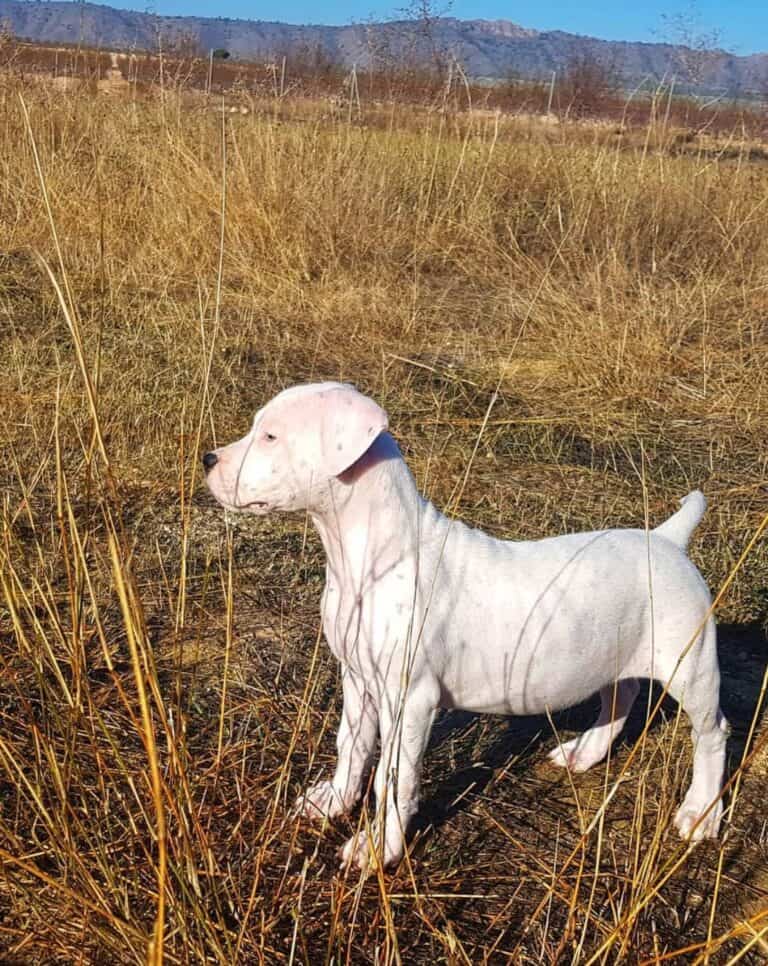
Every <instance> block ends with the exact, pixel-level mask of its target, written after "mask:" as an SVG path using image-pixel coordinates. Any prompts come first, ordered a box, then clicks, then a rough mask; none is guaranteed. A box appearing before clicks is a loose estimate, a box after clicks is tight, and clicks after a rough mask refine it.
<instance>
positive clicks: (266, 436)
mask: <svg viewBox="0 0 768 966" xmlns="http://www.w3.org/2000/svg"><path fill="white" fill-rule="evenodd" d="M264 439H265V440H266V441H267V442H268V443H274V441H275V440H276V439H277V436H275V435H274V434H273V433H264Z"/></svg>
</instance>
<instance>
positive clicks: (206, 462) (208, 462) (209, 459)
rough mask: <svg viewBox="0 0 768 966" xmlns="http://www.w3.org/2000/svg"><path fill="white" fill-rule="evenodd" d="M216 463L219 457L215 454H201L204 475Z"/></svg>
mask: <svg viewBox="0 0 768 966" xmlns="http://www.w3.org/2000/svg"><path fill="white" fill-rule="evenodd" d="M218 462H219V457H218V456H217V455H216V454H215V453H204V454H203V466H204V467H205V472H206V473H208V472H210V471H211V470H212V469H213V468H214V466H215V465H216V464H217V463H218Z"/></svg>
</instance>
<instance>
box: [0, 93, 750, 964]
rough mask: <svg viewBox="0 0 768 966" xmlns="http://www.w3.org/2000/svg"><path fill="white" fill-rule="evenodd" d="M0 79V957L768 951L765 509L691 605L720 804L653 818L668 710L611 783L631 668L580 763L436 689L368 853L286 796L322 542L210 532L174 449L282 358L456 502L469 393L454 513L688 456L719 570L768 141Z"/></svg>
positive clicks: (315, 690) (662, 475)
mask: <svg viewBox="0 0 768 966" xmlns="http://www.w3.org/2000/svg"><path fill="white" fill-rule="evenodd" d="M20 93H23V96H24V100H25V104H26V107H27V109H28V113H29V126H28V127H27V124H26V121H25V116H24V107H23V105H22V102H21V100H20V98H19V94H20ZM0 107H1V108H2V110H1V111H0V117H1V118H2V121H1V122H0V123H1V124H2V139H1V140H0V228H1V230H2V234H1V235H0V237H1V238H2V250H1V251H0V333H1V336H0V338H1V339H2V359H3V375H4V379H3V386H2V388H1V389H0V420H1V421H2V423H1V425H2V430H0V432H1V433H2V452H3V456H4V459H3V461H2V464H0V485H2V494H3V503H2V524H0V525H1V526H2V531H1V534H2V540H1V541H0V586H1V591H2V592H1V594H0V660H1V661H2V665H1V669H2V676H3V688H2V692H0V716H1V717H0V783H2V798H1V799H0V850H1V851H0V857H1V858H2V876H0V917H1V919H0V929H1V930H2V931H0V944H1V945H2V948H3V950H4V953H3V960H4V962H9V963H38V962H39V963H50V962H73V963H74V962H93V963H99V962H104V963H114V962H135V961H143V960H144V959H145V958H147V957H148V956H149V958H151V959H152V960H153V961H155V962H159V960H160V957H161V950H162V949H164V954H165V958H166V959H167V961H168V962H181V963H186V962H190V963H191V962H221V963H233V962H242V963H259V962H264V963H279V962H297V963H298V962H301V963H311V964H313V966H314V964H317V963H324V962H328V963H330V962H334V963H340V962H351V963H362V962H376V963H382V964H383V963H403V964H411V963H419V962H426V961H445V962H450V963H483V962H488V963H497V962H507V961H509V962H515V963H518V962H519V963H541V962H545V963H550V962H563V963H564V962H584V963H592V962H595V963H613V962H628V963H639V962H651V963H656V962H667V961H670V962H671V961H676V962H700V963H705V962H710V963H726V962H736V961H741V962H761V961H764V959H765V955H766V952H767V951H768V875H766V862H767V861H768V839H767V837H766V826H765V818H764V815H765V783H766V778H767V777H768V768H767V763H768V758H767V757H766V755H765V753H764V751H763V750H761V747H760V741H761V737H762V736H764V735H765V727H764V724H763V718H762V701H763V697H764V693H763V692H762V691H761V688H763V689H764V684H765V679H764V672H765V665H766V639H765V636H764V631H763V623H762V622H764V620H765V613H766V598H767V595H768V554H766V550H765V543H764V542H758V543H757V544H756V545H755V546H754V547H753V549H752V550H751V552H750V553H749V555H748V556H747V558H746V560H745V561H744V563H743V565H742V566H740V567H739V568H738V570H737V572H736V574H735V576H734V579H733V583H732V584H731V586H730V588H729V591H728V593H727V595H726V597H725V599H724V600H723V603H722V605H721V607H720V619H721V622H722V629H721V651H722V663H723V670H724V692H723V703H724V707H725V710H726V713H727V714H728V716H729V717H730V718H731V719H732V722H733V724H734V736H733V741H732V744H731V756H730V768H731V774H732V775H733V776H734V778H733V782H732V787H731V790H732V792H733V790H734V789H736V788H737V790H738V794H733V795H732V796H731V797H730V798H729V802H732V803H733V806H734V807H733V808H732V810H731V811H730V813H729V816H728V819H727V821H726V823H725V826H724V830H725V833H726V834H725V835H724V836H723V839H722V841H721V842H720V843H718V844H707V845H705V846H702V847H700V848H698V849H696V850H695V851H693V852H692V853H688V852H687V851H686V850H685V849H684V847H683V846H682V845H681V844H680V843H679V842H678V841H677V840H676V838H675V835H674V831H673V830H671V829H670V827H669V818H670V815H671V813H672V811H673V809H674V807H675V806H676V803H677V802H678V801H679V799H680V796H681V790H682V789H683V788H684V787H685V784H686V778H687V774H688V771H689V768H690V752H689V742H688V726H687V722H685V721H682V720H678V719H677V717H676V714H675V709H674V708H673V707H667V706H666V705H665V706H664V712H663V714H662V715H661V716H660V718H659V720H657V721H655V722H654V723H653V724H652V726H651V728H650V730H649V732H648V734H647V736H646V737H645V739H644V742H643V744H642V747H641V750H640V751H639V752H638V753H637V754H636V756H635V758H634V759H633V760H632V761H631V763H630V767H629V768H628V769H627V770H626V772H625V773H624V774H623V775H622V780H621V781H620V782H619V784H618V787H617V788H615V789H614V782H615V780H616V778H617V776H618V775H619V774H620V773H621V772H622V769H623V766H624V765H625V763H626V762H627V760H628V756H629V754H630V753H631V749H632V748H633V739H634V738H637V736H638V735H639V734H640V732H641V731H643V729H644V724H645V721H644V713H643V712H644V709H643V708H642V707H640V708H639V709H638V711H637V713H636V714H635V716H634V717H633V719H632V721H631V722H630V726H629V733H628V737H627V738H626V739H623V740H621V741H619V742H618V744H617V746H616V748H615V750H614V753H613V756H612V759H611V761H610V762H609V763H608V765H607V766H606V767H605V768H597V769H595V770H594V772H592V773H589V774H588V775H586V776H583V777H578V778H574V779H573V781H570V780H569V778H568V777H567V776H564V775H562V774H561V773H560V772H556V771H554V770H552V769H551V768H550V767H549V766H548V765H547V764H546V763H545V754H544V753H545V750H546V749H547V748H548V747H550V746H551V744H552V742H553V736H552V733H551V727H550V725H549V723H548V722H547V721H546V720H545V719H544V720H541V719H532V720H527V719H526V720H517V721H508V720H506V719H495V718H491V717H488V716H486V717H480V718H475V717H473V716H470V715H453V716H451V717H448V718H446V719H444V720H442V721H441V722H440V723H439V724H438V727H437V729H436V735H435V740H434V742H433V745H434V747H433V749H432V751H431V752H430V755H429V758H428V764H427V770H426V775H425V788H424V805H423V808H422V820H421V826H420V829H419V830H418V836H417V840H416V842H415V844H414V846H413V848H412V851H411V855H410V858H409V860H408V861H407V862H405V863H404V864H403V865H402V866H401V868H400V869H399V870H397V871H396V872H395V873H392V874H387V875H384V876H381V877H379V878H374V879H373V880H371V881H369V882H365V883H360V882H358V881H357V880H356V878H355V877H354V876H349V877H346V878H345V877H343V876H341V875H339V874H338V873H337V872H336V859H335V856H334V849H335V848H336V847H337V846H338V845H339V844H340V842H341V841H343V838H344V836H345V834H349V833H348V828H346V827H345V826H344V823H341V825H340V826H339V827H338V828H335V829H332V830H328V831H327V832H326V833H324V834H321V833H320V832H319V831H318V830H313V829H309V828H307V827H305V826H303V825H301V824H297V823H296V822H295V821H293V820H291V819H290V818H289V817H288V809H287V806H288V805H289V804H290V803H291V802H292V800H293V798H294V796H295V795H296V793H297V791H298V789H299V788H300V787H302V785H303V784H304V783H305V782H306V780H307V778H308V776H310V775H316V774H319V773H320V772H323V771H327V770H328V768H329V763H330V761H331V758H332V755H333V740H332V737H333V727H334V723H335V718H336V715H337V693H338V687H337V684H338V679H337V671H336V667H335V665H334V662H333V659H332V658H331V657H330V655H329V654H328V653H327V651H326V649H325V648H324V645H323V644H322V642H321V641H319V638H318V634H319V619H318V597H319V589H320V586H321V581H322V560H321V555H320V551H319V547H318V544H317V541H316V540H315V539H314V536H313V535H312V534H311V532H310V533H309V534H307V533H306V531H305V521H303V520H301V519H293V518H281V519H274V520H268V521H249V520H246V519H237V520H233V521H232V524H231V528H230V529H228V530H227V529H226V528H225V522H224V519H223V515H222V513H221V512H220V511H219V510H218V509H217V508H216V507H215V506H213V505H212V502H211V500H210V498H209V497H208V496H207V495H206V492H205V490H204V488H203V487H202V486H201V483H200V479H199V476H198V473H197V463H198V456H199V452H200V450H201V446H202V445H203V444H206V445H207V444H209V443H210V442H212V441H213V440H216V439H218V440H222V441H223V440H228V439H229V438H231V437H233V436H234V435H235V434H239V433H241V432H242V431H243V429H244V428H245V426H246V425H247V424H248V420H249V417H250V414H251V413H252V411H253V409H254V408H255V407H256V405H257V404H259V403H261V402H262V401H263V400H264V399H265V398H267V397H269V396H270V395H271V394H273V393H274V392H275V391H276V390H278V389H279V388H281V387H283V386H285V385H288V384H291V383H293V382H297V381H301V380H307V379H311V378H315V377H317V378H320V377H323V378H342V379H350V380H354V381H355V382H356V383H357V384H358V386H360V387H361V388H363V389H364V390H366V391H369V392H370V393H371V394H373V395H374V396H376V398H377V399H379V400H380V401H381V402H382V403H383V404H384V405H385V406H386V407H387V408H388V410H389V412H390V416H391V422H392V425H393V428H394V431H395V434H396V435H397V437H398V438H399V440H400V441H401V443H402V444H403V446H404V449H405V451H406V454H407V456H408V458H409V460H410V462H411V465H412V466H413V468H414V470H415V473H416V475H417V478H418V480H419V482H420V484H421V485H422V486H423V488H424V489H425V490H426V491H427V492H428V493H429V494H430V495H431V496H432V497H433V498H434V499H435V500H436V501H437V502H438V503H439V504H441V505H446V504H448V503H450V502H451V501H452V499H453V496H454V494H456V493H457V491H458V489H457V488H460V486H461V482H462V480H463V478H464V474H465V472H466V469H467V464H468V460H469V455H470V453H471V452H472V449H473V447H474V445H475V442H476V441H477V438H478V434H479V431H480V426H481V424H482V421H483V418H484V416H485V415H486V413H487V411H488V409H489V407H491V409H490V417H489V421H488V425H487V428H486V430H485V432H484V433H483V435H482V438H481V440H480V445H479V448H478V452H477V456H476V458H475V461H474V463H473V464H472V466H471V470H470V473H469V476H468V482H467V486H466V487H465V488H464V490H463V494H462V497H461V500H460V502H459V505H458V506H457V507H456V511H457V512H458V513H460V515H461V516H462V517H463V518H465V519H467V520H470V521H472V522H474V523H476V524H478V525H482V526H484V527H486V528H488V529H489V530H491V531H492V532H494V533H496V534H498V535H501V536H506V537H512V538H514V537H533V536H540V535H544V534H551V533H558V532H563V531H564V530H568V529H576V528H596V527H601V526H605V525H613V524H616V525H628V524H637V523H638V521H642V520H643V519H644V516H645V512H646V510H645V508H646V506H647V512H648V516H649V519H650V521H651V522H652V523H653V522H656V521H658V520H659V519H661V518H662V517H663V516H664V515H665V514H667V513H668V512H669V510H670V509H671V507H672V506H673V503H674V500H675V498H677V497H678V496H680V495H682V494H683V493H685V492H687V490H688V489H690V488H691V487H693V486H702V487H703V488H704V490H705V492H706V493H707V495H708V497H709V500H710V511H709V513H708V515H707V517H706V519H705V523H704V525H703V527H702V529H701V531H700V533H699V536H698V538H697V540H696V544H695V547H694V550H693V554H694V557H695V559H696V562H697V563H698V564H699V565H700V566H701V567H702V569H703V572H704V574H705V576H706V578H707V580H708V582H709V584H710V586H711V587H712V588H713V590H716V589H718V588H719V587H721V586H722V585H723V583H724V582H725V581H726V579H727V578H728V577H729V575H732V573H733V571H734V567H735V566H736V564H737V561H738V560H739V557H740V555H741V553H742V551H743V550H744V548H745V547H746V546H747V544H748V541H749V539H750V537H751V536H752V535H753V534H755V532H756V531H757V529H758V527H759V525H760V523H761V521H762V520H763V518H764V516H765V514H766V512H767V511H768V499H767V498H766V490H765V487H766V481H767V480H768V470H767V468H766V459H767V457H768V454H767V453H766V448H765V441H766V438H768V377H767V376H766V373H768V366H767V365H766V362H768V321H766V320H768V269H767V268H766V266H767V265H768V235H767V234H766V232H765V219H766V209H767V208H768V169H767V168H766V167H765V165H764V164H762V163H761V162H760V160H759V158H758V157H755V156H753V155H751V154H750V153H749V152H748V151H746V150H741V151H740V150H738V146H739V143H740V142H739V141H738V140H736V139H734V141H733V142H732V144H733V145H735V146H736V148H737V150H735V153H730V154H727V155H723V154H718V153H717V152H715V153H714V154H713V153H710V152H702V151H698V152H693V153H692V154H690V155H680V153H679V152H678V151H677V150H675V143H676V142H675V137H676V134H675V132H674V131H672V130H670V129H668V128H667V127H665V126H664V125H663V124H662V125H661V126H659V127H657V128H654V129H650V130H649V131H648V132H647V134H646V133H645V132H643V134H642V135H641V136H639V137H638V136H635V137H633V138H631V139H630V138H616V137H613V136H609V135H608V134H604V135H598V134H597V133H585V132H584V131H583V130H580V129H576V128H570V127H565V126H563V127H561V128H558V129H557V130H556V131H552V130H549V129H547V130H545V129H536V128H535V127H533V126H530V125H528V126H525V125H522V124H521V125H515V124H508V125H506V126H503V127H502V128H500V126H499V124H498V122H497V121H496V120H495V119H493V118H490V117H488V118H486V117H482V116H480V117H474V118H469V119H467V118H464V119H462V120H455V119H452V118H451V117H445V116H434V115H428V114H424V113H420V112H418V111H416V110H414V109H411V108H406V107H402V108H391V109H390V110H389V111H386V110H385V111H383V112H382V113H381V114H379V115H377V116H375V117H373V116H371V117H370V118H369V119H368V122H367V123H363V124H359V123H358V124H349V123H344V122H339V121H329V120H325V121H324V120H322V119H321V118H320V117H319V115H318V113H317V112H315V113H313V111H312V110H311V105H310V106H307V105H305V106H304V114H303V115H302V113H301V111H302V108H301V105H298V106H296V105H294V106H293V107H292V106H291V105H284V104H281V105H279V107H278V106H276V105H275V106H273V107H272V108H270V109H268V110H266V111H265V112H263V113H253V114H250V115H249V116H247V117H241V116H237V117H232V118H230V117H228V116H224V117H223V118H222V116H220V115H219V116H216V115H214V114H213V113H212V112H210V111H203V110H197V109H193V108H190V107H189V106H188V105H186V104H185V102H184V100H183V99H179V98H176V97H175V96H172V95H171V94H167V96H165V97H164V98H162V99H159V100H158V99H151V100H143V99H137V100H133V101H131V100H130V99H129V100H126V101H122V100H119V99H118V100H113V101H110V102H109V103H107V102H105V101H104V100H99V99H94V98H93V97H91V96H90V95H89V94H87V93H86V92H82V93H80V94H76V95H73V96H70V97H65V96H62V95H60V94H59V95H57V94H55V93H53V92H46V91H45V90H43V89H41V88H39V87H35V88H29V89H26V90H23V91H21V90H20V89H19V88H18V85H16V84H15V83H14V82H9V83H8V84H6V85H5V86H4V87H2V88H0ZM34 149H36V151H37V153H38V156H39V171H38V169H37V166H36V163H35V157H34ZM43 189H45V190H43ZM46 197H47V200H48V205H49V209H47V208H46V200H45V199H46ZM222 216H223V217H222ZM54 227H55V236H54ZM56 239H58V245H59V247H60V256H59V253H58V252H57V244H56ZM45 265H48V266H50V268H51V270H52V273H53V278H54V280H56V281H57V283H58V284H59V286H60V287H61V292H60V295H57V292H56V290H55V286H54V285H53V284H52V280H51V278H49V276H48V273H47V271H46V268H45ZM496 389H498V396H497V397H495V396H494V391H495V390H496ZM453 502H455V500H454V501H453ZM638 705H645V706H647V702H642V701H641V702H638ZM594 710H595V709H594V707H592V706H590V707H588V708H582V709H577V710H576V711H574V712H572V713H569V714H567V715H561V716H559V717H558V718H557V719H556V722H555V723H556V726H557V728H558V730H559V731H560V732H561V733H563V732H565V733H568V732H569V731H571V730H573V729H576V728H579V727H583V726H584V725H585V724H586V723H587V722H588V721H589V719H590V717H591V716H592V715H593V714H594ZM753 722H754V724H755V735H754V736H752V734H751V732H752V726H753ZM751 738H754V740H750V739H751ZM745 754H746V756H747V757H746V759H745V760H746V762H747V766H748V767H745V768H740V767H739V766H740V762H741V761H742V757H743V756H744V755H745ZM606 796H608V797H609V799H610V800H609V801H608V804H607V805H606V806H605V807H603V806H602V804H601V803H603V802H604V800H605V799H606ZM357 819H358V816H357V815H355V816H354V817H353V819H352V821H353V822H355V821H357ZM161 898H162V901H161ZM161 939H162V940H163V941H162V942H161ZM680 950H687V951H685V952H681V951H680ZM707 957H709V958H707Z"/></svg>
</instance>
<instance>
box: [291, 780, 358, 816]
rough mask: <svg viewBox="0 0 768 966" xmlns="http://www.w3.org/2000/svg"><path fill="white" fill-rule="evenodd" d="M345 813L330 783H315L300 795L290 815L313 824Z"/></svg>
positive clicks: (342, 804)
mask: <svg viewBox="0 0 768 966" xmlns="http://www.w3.org/2000/svg"><path fill="white" fill-rule="evenodd" d="M345 811H346V807H345V804H344V800H343V798H342V796H341V794H340V793H339V791H338V789H337V788H336V786H335V785H334V784H333V782H332V781H322V782H317V784H316V785H312V786H311V787H310V788H308V789H307V790H306V792H304V794H303V795H300V796H299V798H298V799H297V801H296V804H295V805H294V807H293V811H292V812H291V815H292V816H293V817H294V818H298V817H299V816H301V817H302V818H308V819H310V820H311V821H314V822H322V821H325V820H326V819H333V818H336V817H337V816H339V815H343V814H344V812H345Z"/></svg>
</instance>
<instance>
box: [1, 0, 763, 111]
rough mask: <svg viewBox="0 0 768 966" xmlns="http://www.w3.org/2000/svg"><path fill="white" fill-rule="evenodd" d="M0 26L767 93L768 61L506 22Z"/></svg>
mask: <svg viewBox="0 0 768 966" xmlns="http://www.w3.org/2000/svg"><path fill="white" fill-rule="evenodd" d="M0 21H4V22H5V23H6V24H7V26H8V27H9V29H10V30H11V31H12V32H13V33H14V35H15V36H17V37H20V38H24V39H28V40H33V41H43V42H59V43H69V44H72V43H78V42H83V43H85V44H88V45H95V46H101V47H106V48H110V49H126V48H131V47H133V48H139V49H149V50H152V49H156V48H157V44H158V35H159V36H162V38H163V42H164V44H165V45H167V44H169V43H173V42H174V41H175V40H179V39H181V38H187V39H189V38H193V39H194V40H196V41H197V43H198V44H199V46H200V47H201V48H202V49H203V50H206V51H207V50H209V49H211V48H225V49H227V50H228V51H229V52H230V54H231V55H232V56H233V57H237V58H242V59H259V58H264V57H274V56H276V55H282V54H285V53H288V52H290V51H292V50H293V51H295V50H296V49H299V48H303V49H304V50H312V51H315V50H318V49H321V50H322V51H324V52H325V54H327V55H328V56H329V57H332V58H334V59H336V60H340V61H342V62H343V63H345V64H348V65H350V66H351V65H352V64H353V63H356V64H357V65H358V67H360V68H365V67H367V66H368V65H369V64H370V63H371V60H372V59H374V60H375V59H377V58H378V59H379V60H381V58H383V57H385V56H387V57H391V58H394V59H397V58H398V57H400V58H402V57H404V56H410V57H416V58H420V59H422V60H425V59H428V58H429V57H430V56H431V54H432V52H433V51H435V50H439V51H442V52H451V53H453V54H454V55H455V56H456V57H457V58H458V59H459V60H460V61H461V63H462V64H463V66H464V69H465V70H466V71H467V73H468V74H469V75H470V76H472V77H477V78H479V77H485V78H494V79H498V78H503V77H508V76H510V75H514V76H518V77H548V76H549V75H550V74H551V72H552V71H562V70H563V69H564V67H565V66H566V65H567V64H568V63H570V62H571V61H573V60H575V59H581V58H590V59H596V60H599V61H600V62H602V63H604V64H606V65H609V66H611V67H612V68H613V69H614V70H615V71H617V72H618V73H619V74H620V75H621V76H622V78H623V80H624V83H625V85H627V86H633V85H635V84H638V83H640V82H642V81H643V80H650V81H651V82H653V81H659V80H661V79H662V78H666V79H669V78H671V77H672V76H675V77H676V78H677V81H678V83H679V84H681V85H687V86H689V87H691V88H695V89H698V90H700V91H717V92H724V93H728V94H735V93H739V92H741V93H745V92H750V91H752V92H766V91H768V54H754V55H752V56H749V57H738V56H736V55H735V54H731V53H728V52H727V51H722V50H719V51H706V52H699V51H695V50H691V49H689V48H686V47H682V46H675V45H672V44H661V43H659V44H647V43H630V42H617V41H607V40H598V39H597V38H594V37H581V36H578V35H576V34H568V33H563V32H562V31H559V30H555V31H536V30H527V29H525V28H523V27H520V26H518V25H517V24H514V23H511V22H510V21H507V20H457V19H454V18H452V17H442V18H437V19H435V20H432V21H431V22H430V23H429V24H427V25H425V24H422V23H420V22H414V21H392V22H385V23H370V24H368V23H366V24H352V25H350V26H344V27H327V26H322V25H306V26H293V25H290V24H283V23H270V22H267V21H260V20H228V19H226V18H223V17H216V18H213V17H160V16H155V15H153V14H151V13H140V12H137V11H129V10H117V9H115V8H114V7H108V6H102V5H100V4H93V3H80V2H78V3H74V2H64V0H50V2H46V0H0Z"/></svg>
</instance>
